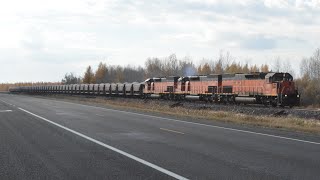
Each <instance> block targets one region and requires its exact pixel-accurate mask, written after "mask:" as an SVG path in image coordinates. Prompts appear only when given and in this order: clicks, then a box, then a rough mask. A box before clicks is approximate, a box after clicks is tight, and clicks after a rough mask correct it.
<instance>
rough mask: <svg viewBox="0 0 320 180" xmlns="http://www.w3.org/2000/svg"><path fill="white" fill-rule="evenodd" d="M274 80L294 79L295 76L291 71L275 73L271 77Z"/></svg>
mask: <svg viewBox="0 0 320 180" xmlns="http://www.w3.org/2000/svg"><path fill="white" fill-rule="evenodd" d="M270 78H271V80H272V82H280V81H293V77H292V76H291V74H289V73H275V74H274V75H273V76H272V77H270Z"/></svg>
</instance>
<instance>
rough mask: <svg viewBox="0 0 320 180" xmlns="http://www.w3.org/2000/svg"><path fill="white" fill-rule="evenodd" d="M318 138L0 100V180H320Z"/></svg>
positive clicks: (82, 107)
mask: <svg viewBox="0 0 320 180" xmlns="http://www.w3.org/2000/svg"><path fill="white" fill-rule="evenodd" d="M319 177H320V137H319V136H316V135H305V134H302V133H293V132H283V131H278V130H269V129H262V128H254V127H242V126H236V125H230V124H223V123H216V122H212V121H205V120H203V121H193V120H188V119H176V118H173V117H167V116H159V115H151V114H145V113H139V112H128V111H122V110H116V109H108V108H102V107H95V106H88V105H81V104H75V103H69V102H64V101H58V100H49V99H43V98H35V97H28V96H22V95H8V94H0V179H246V180H247V179H319Z"/></svg>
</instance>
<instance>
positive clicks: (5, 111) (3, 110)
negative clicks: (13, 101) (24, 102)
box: [0, 110, 12, 113]
mask: <svg viewBox="0 0 320 180" xmlns="http://www.w3.org/2000/svg"><path fill="white" fill-rule="evenodd" d="M1 112H12V110H0V113H1Z"/></svg>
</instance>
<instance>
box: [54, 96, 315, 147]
mask: <svg viewBox="0 0 320 180" xmlns="http://www.w3.org/2000/svg"><path fill="white" fill-rule="evenodd" d="M52 101H55V102H59V103H66V104H75V105H79V106H84V107H91V108H96V109H102V110H106V111H114V112H121V113H125V114H133V115H138V116H144V117H150V118H157V119H163V120H167V121H174V122H180V123H184V124H192V125H198V126H205V127H211V128H217V129H224V130H229V131H236V132H242V133H248V134H255V135H260V136H267V137H272V138H278V139H285V140H290V141H297V142H303V143H309V144H316V145H320V142H314V141H307V140H302V139H296V138H289V137H285V136H278V135H272V134H265V133H259V132H254V131H247V130H241V129H235V128H228V127H223V126H215V125H209V124H202V123H197V122H190V121H182V120H177V119H171V118H165V117H160V116H153V115H147V114H140V113H135V112H128V111H122V110H115V109H108V108H103V107H97V106H90V105H84V104H77V103H72V102H66V101H57V100H52Z"/></svg>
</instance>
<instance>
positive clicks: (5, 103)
mask: <svg viewBox="0 0 320 180" xmlns="http://www.w3.org/2000/svg"><path fill="white" fill-rule="evenodd" d="M0 101H2V102H4V103H5V104H8V105H10V106H13V104H10V103H8V102H6V101H4V100H2V99H0Z"/></svg>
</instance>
